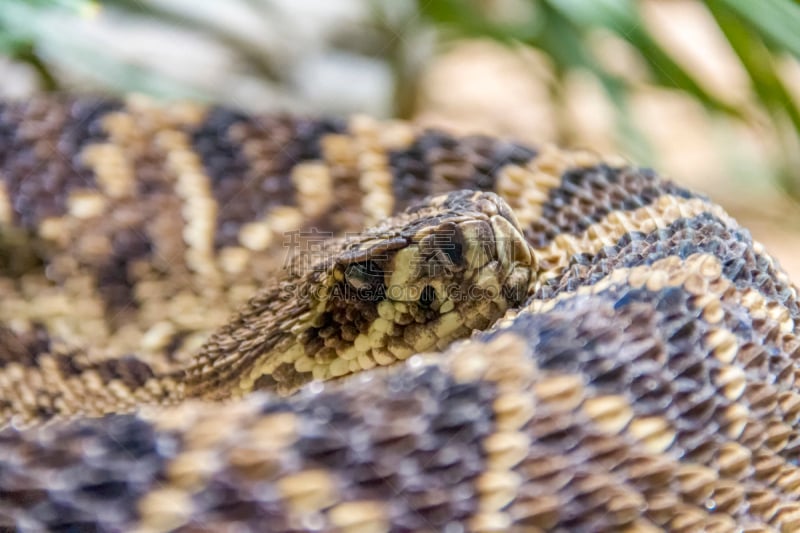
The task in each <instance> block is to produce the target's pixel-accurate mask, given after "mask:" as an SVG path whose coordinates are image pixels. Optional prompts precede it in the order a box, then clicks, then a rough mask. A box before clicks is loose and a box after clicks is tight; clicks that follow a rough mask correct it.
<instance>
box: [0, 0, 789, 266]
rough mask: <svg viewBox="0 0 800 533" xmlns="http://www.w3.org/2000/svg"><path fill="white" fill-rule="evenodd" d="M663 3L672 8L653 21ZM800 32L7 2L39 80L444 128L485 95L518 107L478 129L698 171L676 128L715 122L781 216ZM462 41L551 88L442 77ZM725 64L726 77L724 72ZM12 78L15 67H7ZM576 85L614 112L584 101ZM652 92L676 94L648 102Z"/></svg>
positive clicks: (755, 11) (518, 2)
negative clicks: (471, 95) (518, 91)
mask: <svg viewBox="0 0 800 533" xmlns="http://www.w3.org/2000/svg"><path fill="white" fill-rule="evenodd" d="M676 5H678V6H679V7H681V8H682V9H684V10H688V11H689V12H690V13H691V14H692V15H691V17H694V19H697V20H700V21H701V22H702V23H703V24H701V31H700V33H699V35H700V37H702V38H698V34H697V33H696V34H694V35H692V34H691V32H689V33H686V32H683V33H682V31H683V30H685V28H684V26H685V25H686V20H690V19H691V20H694V19H692V18H691V17H690V18H689V19H680V20H679V19H677V18H672V16H671V15H669V13H672V11H670V10H669V9H672V7H674V6H676ZM668 7H669V9H667V8H668ZM659 10H666V13H667V16H664V15H663V14H662V16H660V17H658V16H654V13H655V12H658V11H659ZM656 14H657V13H656ZM797 28H800V5H799V4H798V3H797V2H794V1H792V0H758V1H753V0H706V1H699V0H669V1H663V0H661V2H660V5H659V2H658V1H655V0H638V1H637V0H592V1H581V0H337V1H335V2H331V1H326V0H226V1H225V2H219V1H215V0H108V1H103V2H100V1H93V0H3V1H2V2H0V55H3V56H5V57H6V58H8V59H9V60H10V61H11V62H10V63H9V65H7V66H6V69H11V71H13V72H18V71H19V69H20V68H21V69H22V71H24V76H23V77H25V78H26V79H27V83H28V87H32V88H33V89H25V90H23V91H22V92H23V93H24V92H25V91H27V90H37V91H41V90H44V91H56V90H87V89H88V90H94V91H98V90H99V91H106V92H111V93H127V92H132V91H136V92H144V93H148V94H151V95H154V96H156V97H162V98H193V99H200V100H207V101H213V102H226V103H230V104H233V105H236V106H239V107H245V108H250V109H256V110H260V109H266V108H276V107H277V108H281V109H290V110H303V111H313V112H334V113H349V112H356V111H366V112H369V113H371V114H377V115H384V116H398V117H403V118H410V117H414V118H417V119H420V118H421V119H422V120H423V121H425V120H426V117H430V116H431V114H433V115H437V113H438V116H441V115H447V116H449V117H450V118H452V119H453V120H450V121H449V122H448V121H447V120H444V121H441V120H440V121H438V122H437V121H436V120H433V123H444V124H451V123H459V120H460V119H462V118H463V117H464V116H466V115H469V114H470V113H475V112H476V111H475V109H474V108H475V107H476V106H475V105H474V102H473V103H470V102H471V101H470V100H469V99H467V100H466V101H465V102H466V103H464V102H462V101H461V100H459V97H458V94H459V91H461V92H462V93H463V92H464V91H470V90H479V91H480V92H482V93H483V94H485V95H486V96H485V97H486V99H490V100H493V101H495V102H499V103H496V104H494V107H491V109H492V110H493V111H492V113H494V114H495V115H497V114H498V111H497V109H498V108H502V106H503V105H505V108H506V109H507V111H506V114H508V115H509V118H508V119H507V120H506V121H505V122H503V121H499V120H496V119H491V120H490V122H491V123H489V124H486V123H484V124H483V125H481V122H480V120H478V121H476V122H474V123H469V124H468V125H467V128H466V129H470V128H472V129H485V130H489V131H491V132H492V133H499V134H510V135H514V136H521V137H523V138H525V140H530V141H533V142H541V141H543V140H547V141H555V142H559V143H562V144H587V143H590V144H592V146H595V145H597V144H600V145H601V146H600V148H601V149H613V150H615V151H619V152H621V153H623V154H625V155H627V156H629V157H631V158H633V159H635V160H636V161H637V162H641V163H644V164H649V165H652V166H655V167H657V168H660V169H664V168H665V167H666V169H667V170H668V171H672V172H673V174H676V177H677V178H678V179H684V180H686V179H689V178H691V177H692V175H693V174H696V173H697V172H698V171H697V170H696V169H695V168H693V167H691V166H687V164H686V160H687V159H691V157H689V156H688V155H685V154H688V153H689V152H690V149H691V146H685V145H684V146H683V147H679V148H675V149H673V151H674V152H676V153H678V154H679V155H678V157H677V159H683V162H682V164H683V166H681V165H680V164H676V165H672V166H671V164H670V162H669V158H668V157H667V156H666V155H665V153H664V152H665V149H664V144H665V142H671V140H670V139H669V135H666V136H665V134H664V130H667V131H669V132H673V133H674V136H682V135H685V134H684V133H683V132H687V133H686V135H687V136H688V135H689V134H690V133H692V132H693V131H692V130H697V128H701V129H702V132H703V133H702V134H700V137H703V138H706V137H708V138H711V139H712V141H711V144H710V145H709V146H711V148H708V149H707V147H706V146H705V145H704V148H703V150H705V151H706V152H709V151H717V152H718V153H715V155H714V156H713V157H715V158H716V159H717V160H719V161H721V163H720V165H718V168H717V170H715V171H710V170H708V168H707V167H703V166H702V165H701V166H700V168H701V170H702V172H705V173H706V174H714V173H715V172H716V173H718V174H720V175H722V176H724V177H725V179H733V180H739V182H740V183H745V185H746V188H745V189H744V190H745V194H742V193H741V192H737V196H738V198H740V199H741V198H744V199H745V201H744V202H742V201H740V202H739V203H740V204H741V205H739V206H738V207H737V206H736V205H734V206H733V207H731V206H729V209H732V210H733V211H734V212H735V214H739V212H742V213H744V216H745V217H746V216H747V213H746V211H747V210H748V209H751V208H753V206H752V205H747V204H748V202H750V203H751V204H752V203H753V202H752V201H751V200H750V198H755V197H759V198H760V196H758V195H757V194H756V193H754V196H751V195H749V194H748V193H747V191H748V190H749V189H747V187H749V188H750V189H752V190H753V191H760V190H761V189H763V188H764V187H765V185H766V186H768V187H772V188H776V189H778V190H780V191H781V202H779V203H777V204H776V203H774V202H773V200H769V201H767V203H766V204H765V206H766V208H765V211H767V212H769V213H768V214H769V215H770V216H773V218H774V217H776V216H777V217H779V218H780V219H781V223H782V224H783V225H784V226H785V225H787V224H788V225H792V224H796V223H797V221H798V220H800V219H798V218H796V217H795V218H792V217H791V216H789V215H786V217H784V215H783V213H782V211H783V210H784V209H791V205H792V202H796V200H798V199H800V66H798V61H797V58H798V57H800V32H798V31H797ZM704 36H710V37H709V38H710V39H711V40H710V41H706V40H704V38H705V37H704ZM476 40H478V41H479V42H483V43H484V45H483V48H469V47H467V48H466V50H467V52H464V49H465V48H464V47H463V46H464V45H463V43H465V42H471V43H474V42H475V41H476ZM486 42H489V43H494V44H491V45H486V44H485V43H486ZM709 43H711V44H709ZM712 45H713V46H712ZM487 46H488V48H487ZM459 47H461V48H459ZM711 48H714V49H715V50H711ZM456 49H460V50H462V53H461V55H460V56H458V54H456V56H457V57H460V59H459V60H460V63H458V65H460V66H459V67H457V68H456V69H455V72H458V71H463V72H473V71H470V70H469V68H471V67H469V65H470V64H471V63H473V62H474V61H477V60H478V57H477V56H478V55H481V56H483V55H485V53H486V50H490V53H489V55H493V54H508V55H509V56H513V57H515V58H516V59H514V62H513V67H511V68H508V69H507V70H513V71H515V72H512V73H511V74H513V75H515V76H520V75H522V76H525V75H527V76H528V77H529V78H531V79H534V80H535V82H536V83H537V84H538V87H539V89H540V90H538V91H539V92H537V93H536V94H537V95H538V97H537V98H531V97H530V95H526V96H523V97H522V98H518V100H517V101H513V99H512V98H511V96H510V94H511V93H512V92H513V91H512V88H513V87H518V85H515V83H516V82H514V81H513V80H512V81H508V80H505V79H503V80H492V79H483V80H482V79H477V78H480V77H481V76H475V75H474V74H465V75H463V76H462V77H460V78H459V76H458V75H457V74H454V75H449V76H450V77H445V78H443V77H442V76H441V75H440V76H438V77H437V76H436V75H433V76H432V75H431V71H432V70H433V71H435V68H436V65H440V64H441V62H442V60H443V58H447V57H451V56H452V54H454V53H455V52H454V50H456ZM475 50H478V51H479V53H476V54H474V55H473V51H475ZM493 57H494V56H493ZM720 65H721V67H720ZM0 67H2V65H0ZM717 67H720V69H721V70H722V71H724V72H726V73H727V74H726V75H720V76H715V75H714V72H712V71H716V69H717ZM726 76H727V77H726ZM0 77H1V79H3V80H6V78H7V77H6V76H4V75H3V71H2V69H0ZM491 77H493V76H486V78H491ZM443 79H444V80H445V81H444V82H443V81H442V80H443ZM576 80H578V81H579V82H580V83H579V85H580V86H581V87H589V88H590V90H589V93H590V94H592V95H593V101H595V102H598V101H599V102H601V104H600V107H599V108H598V107H597V105H595V107H591V106H590V107H589V108H588V111H587V108H585V107H581V106H578V107H577V110H576V106H575V101H576V98H578V97H576V90H575V86H576ZM487 83H488V86H489V87H490V88H489V89H485V90H484V89H483V87H484V85H481V84H487ZM473 85H477V86H479V87H481V88H480V89H474V88H473V87H472V86H473ZM7 86H8V82H7V80H6V81H0V93H9V92H11V93H13V92H14V91H11V90H10V89H8V87H7ZM506 89H508V90H506ZM534 92H535V91H534ZM526 94H527V93H526ZM577 94H579V95H582V94H586V91H585V90H583V89H581V90H578V91H577ZM653 94H655V95H657V96H658V98H660V99H661V100H655V103H653V101H650V100H647V98H649V97H650V96H652V95H653ZM643 95H644V96H643ZM643 98H645V100H647V101H648V102H649V103H648V104H646V105H644V106H643V104H642V99H643ZM676 99H677V100H676ZM506 100H508V101H506ZM526 100H527V101H526ZM676 101H680V102H681V103H680V105H678V106H677V107H675V109H679V110H681V111H680V112H676V113H672V114H673V115H675V116H673V117H668V118H670V121H669V122H666V121H665V122H664V123H663V124H661V123H660V122H661V121H662V120H664V118H663V115H664V113H663V112H662V113H661V115H659V114H658V113H657V112H656V113H655V114H647V113H645V112H643V110H642V109H643V108H648V106H649V109H652V108H656V109H657V108H659V107H663V108H664V109H672V107H670V106H674V105H675V102H676ZM453 102H462V103H461V104H456V103H453ZM524 106H528V107H537V111H536V113H539V114H538V115H536V114H535V113H534V115H532V116H541V117H544V119H542V120H539V121H538V122H540V123H546V127H545V128H544V129H542V128H541V127H540V126H541V124H539V125H538V126H537V125H532V126H531V129H530V130H526V129H525V128H524V127H518V124H517V125H516V126H514V125H512V126H509V124H514V120H515V117H514V116H513V115H515V114H516V115H519V116H528V115H525V113H524V112H523V111H522V109H523V107H524ZM519 116H518V117H516V120H517V123H519V122H520V120H521V119H520V118H519ZM597 116H604V117H605V123H604V127H603V128H601V129H600V132H601V133H599V134H598V133H597V132H595V133H594V135H591V134H589V135H587V134H586V127H585V126H586V124H591V123H592V121H593V120H595V119H596V118H597ZM643 117H656V118H655V119H653V118H643ZM698 117H700V118H698ZM528 122H529V123H533V122H537V121H536V120H528ZM654 122H656V123H655V124H654ZM695 124H702V125H700V126H695ZM537 127H539V129H537ZM681 128H684V129H681ZM694 133H695V134H697V131H694ZM607 139H611V142H606V140H607ZM665 139H666V140H665ZM673 156H674V154H673ZM751 156H752V157H751ZM674 159H676V158H675V157H673V160H674ZM709 168H710V167H709ZM699 186H700V188H703V185H702V184H700V185H699ZM758 194H760V193H758ZM723 196H724V195H723ZM787 199H789V200H790V202H789V203H786V200H787ZM733 203H734V204H736V201H734V202H733ZM787 206H789V207H787ZM737 210H738V212H737ZM787 212H788V211H787ZM795 212H798V211H797V210H796V209H795ZM798 233H800V231H799V232H798ZM797 242H798V243H800V241H797ZM799 264H800V263H799ZM798 268H800V267H798Z"/></svg>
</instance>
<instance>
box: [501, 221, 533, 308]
mask: <svg viewBox="0 0 800 533" xmlns="http://www.w3.org/2000/svg"><path fill="white" fill-rule="evenodd" d="M491 224H492V230H493V231H494V240H495V246H496V249H497V258H498V261H499V262H500V265H501V267H502V287H501V290H502V291H503V296H504V297H505V298H506V300H507V301H508V304H509V305H510V306H517V305H519V304H521V303H522V301H523V300H524V299H525V297H526V296H527V294H528V287H529V286H530V283H531V278H532V277H533V271H534V269H535V268H536V260H535V256H534V255H533V253H532V251H531V248H530V245H529V244H528V242H527V241H526V240H525V237H523V236H522V232H521V231H520V230H519V226H518V224H517V222H516V220H513V219H509V218H508V217H506V216H502V215H494V216H492V217H491Z"/></svg>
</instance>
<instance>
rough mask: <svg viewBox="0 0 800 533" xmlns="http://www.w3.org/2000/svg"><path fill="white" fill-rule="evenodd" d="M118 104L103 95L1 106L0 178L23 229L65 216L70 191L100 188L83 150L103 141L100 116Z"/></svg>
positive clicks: (38, 100) (29, 228) (33, 227)
mask: <svg viewBox="0 0 800 533" xmlns="http://www.w3.org/2000/svg"><path fill="white" fill-rule="evenodd" d="M119 107H120V104H119V103H118V102H110V101H105V100H100V99H83V100H79V101H68V100H57V99H33V100H29V101H27V102H24V103H22V102H20V103H4V104H0V176H2V178H3V180H4V182H5V186H6V190H7V192H8V195H9V198H10V200H11V204H12V206H13V212H14V214H15V216H16V218H17V221H18V223H19V224H20V225H21V226H22V227H23V228H25V229H28V230H34V229H36V227H37V225H38V224H39V222H41V221H42V220H43V219H45V218H47V217H59V216H62V215H64V214H65V213H66V212H67V198H68V197H69V194H70V192H71V191H73V190H76V189H84V188H88V189H93V188H95V187H96V184H95V178H94V174H93V172H92V171H91V170H90V169H89V168H87V167H86V166H85V165H84V164H83V162H82V161H81V159H80V157H79V154H80V153H81V151H82V149H83V148H84V147H85V146H87V145H89V144H91V143H95V142H99V141H101V140H103V139H104V137H105V136H104V133H103V131H102V127H101V121H102V118H103V116H104V115H106V114H107V113H109V112H111V111H113V110H115V109H118V108H119Z"/></svg>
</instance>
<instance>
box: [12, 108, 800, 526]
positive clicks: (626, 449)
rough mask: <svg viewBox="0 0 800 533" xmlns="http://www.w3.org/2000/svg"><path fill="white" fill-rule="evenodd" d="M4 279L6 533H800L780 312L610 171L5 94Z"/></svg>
mask: <svg viewBox="0 0 800 533" xmlns="http://www.w3.org/2000/svg"><path fill="white" fill-rule="evenodd" d="M368 228H372V229H368ZM443 228H444V229H447V230H448V231H449V232H450V233H444V232H443ZM442 235H451V236H452V235H457V236H458V239H456V238H450V239H449V240H448V239H445V241H444V245H443V244H442V243H441V242H435V241H436V239H434V237H437V236H439V237H441V236H442ZM479 237H480V239H479ZM297 239H299V240H297ZM477 240H480V241H481V242H483V243H484V244H485V243H486V242H489V243H490V244H491V246H489V247H485V248H480V249H478V248H474V246H473V245H474V243H475V242H476V241H477ZM298 247H299V248H300V250H297V249H296V248H298ZM453 250H458V253H455V252H453ZM302 252H307V253H311V255H312V259H311V263H313V265H312V266H308V265H307V264H306V261H307V260H308V255H304V253H302ZM316 252H321V253H322V255H323V256H326V257H328V256H332V257H333V258H334V259H332V260H330V261H327V260H319V259H318V258H317V259H315V258H314V256H313V254H314V253H316ZM378 252H380V254H381V257H383V259H382V261H385V262H386V264H391V265H392V266H393V267H394V268H395V269H396V270H395V272H400V273H401V274H403V275H402V276H401V278H402V280H401V281H402V283H401V285H403V286H404V287H406V288H407V287H416V288H418V289H419V293H418V294H417V296H416V297H415V298H417V300H414V301H412V300H410V299H409V300H408V301H405V300H404V301H401V302H400V303H398V301H400V300H397V301H395V300H392V299H391V297H390V295H389V294H388V292H385V290H386V287H384V286H383V285H381V283H383V282H382V281H375V280H376V279H379V280H383V279H386V278H385V277H384V276H389V277H390V276H393V275H394V274H389V273H387V272H388V271H385V270H382V269H383V268H384V267H385V265H384V264H383V263H381V264H380V265H378V268H379V270H380V272H381V276H379V277H378V278H376V277H375V276H374V275H373V273H372V272H371V270H370V269H371V268H372V267H374V266H375V264H376V262H377V260H376V259H375V257H377V255H376V254H378ZM475 254H485V256H480V257H483V259H481V260H478V259H476V257H478V256H476V255H475ZM409 257H411V258H415V259H417V260H419V258H424V261H425V264H426V265H437V266H443V267H444V269H443V270H442V271H441V272H439V271H437V272H438V273H435V274H434V273H423V274H420V273H419V270H413V272H414V273H415V274H414V275H415V276H417V277H414V276H412V275H411V274H409V272H412V270H408V269H407V268H406V267H403V266H402V265H405V264H406V263H405V262H404V261H406V260H408V258H409ZM365 258H366V259H365ZM399 265H400V266H399ZM404 268H406V270H404ZM287 269H288V270H290V271H291V270H293V269H296V270H298V272H297V273H296V275H294V277H292V276H293V274H291V273H289V274H286V273H285V271H286V270H287ZM0 274H1V275H0V303H1V305H0V422H1V423H2V424H3V425H4V426H5V428H4V429H2V430H0V529H7V530H20V531H32V532H33V531H65V532H66V531H70V532H71V531H140V532H158V531H185V532H190V531H191V532H201V531H203V532H205V531H207V532H216V531H233V532H249V531H254V532H256V531H275V532H278V531H280V532H299V531H336V532H342V533H368V532H382V531H397V532H415V531H431V532H434V531H445V532H448V533H460V532H466V531H478V532H500V531H518V532H527V531H531V532H539V531H570V532H580V531H630V532H634V531H636V532H638V531H642V532H651V531H685V532H693V531H712V532H728V531H730V532H739V531H747V532H757V531H758V532H761V531H765V532H766V531H780V532H791V531H800V503H798V499H800V392H798V384H800V338H799V337H798V334H797V332H798V329H797V328H798V326H797V324H796V323H797V321H798V318H800V317H799V316H798V315H799V314H800V307H799V306H798V298H797V289H796V287H795V286H794V285H793V284H792V283H791V281H790V280H789V279H788V277H787V276H786V274H785V273H784V272H783V271H782V270H781V269H780V267H779V266H778V265H777V263H776V262H775V261H774V260H773V259H772V258H771V257H770V256H769V255H768V254H767V253H766V252H765V250H764V249H763V248H762V247H761V246H760V245H759V244H758V243H756V242H754V241H753V240H752V239H751V237H750V235H749V233H748V232H747V231H746V230H745V229H742V228H741V227H739V226H738V225H737V223H736V222H735V221H734V220H733V219H731V218H730V217H729V216H728V215H727V214H726V213H725V212H724V211H723V210H722V209H721V208H720V207H719V206H717V205H715V204H714V203H712V202H710V201H709V200H707V199H706V198H704V197H702V196H699V195H696V194H694V193H692V192H690V191H688V190H685V189H683V188H681V187H679V186H677V185H675V184H674V183H672V182H670V181H667V180H665V179H662V178H661V177H659V176H658V175H657V174H655V173H654V172H652V171H650V170H646V169H641V168H637V167H634V166H630V165H628V164H626V163H625V162H623V161H620V160H615V159H603V158H601V157H599V156H597V155H595V154H592V153H588V152H575V151H566V150H560V149H557V148H553V147H542V148H540V149H538V150H533V149H530V148H527V147H525V146H522V145H519V144H516V143H513V142H508V141H504V140H500V139H494V138H489V137H462V138H459V137H454V136H451V135H448V134H446V133H442V132H436V131H419V130H417V129H415V128H414V127H413V126H412V125H409V124H405V123H400V122H377V121H373V120H370V119H368V118H365V117H356V118H353V119H350V120H312V119H303V118H297V117H290V116H280V115H271V116H251V115H246V114H243V113H239V112H236V111H233V110H229V109H222V108H213V107H212V108H206V107H202V106H195V105H188V104H181V105H172V106H165V107H160V106H158V105H155V104H152V103H150V102H148V101H146V100H143V99H138V98H131V99H129V100H127V101H124V102H123V101H103V100H96V99H87V98H84V99H69V98H62V99H58V98H41V99H34V100H30V101H27V102H24V103H3V104H0ZM398 275H399V274H398ZM392 279H394V278H392ZM441 279H446V280H448V281H449V282H454V283H456V284H466V283H469V284H480V283H483V284H484V285H485V286H486V287H497V288H511V289H513V288H519V287H520V286H523V285H524V286H525V287H526V288H527V293H526V294H519V292H518V291H515V290H510V291H500V295H496V296H495V297H494V299H493V300H491V301H489V300H487V299H486V298H484V297H480V298H472V297H467V298H465V299H462V300H459V301H455V300H447V299H445V298H444V297H443V296H442V292H441V291H440V288H439V286H438V285H435V283H434V282H435V281H436V280H441ZM326 280H328V281H326ZM326 283H328V284H327V285H326ZM342 284H345V285H347V284H349V286H354V287H359V288H363V287H364V286H367V287H372V286H373V285H377V286H380V287H381V291H379V292H377V293H375V292H372V293H369V296H367V297H363V296H356V297H352V298H349V299H347V298H345V299H344V303H341V302H342V300H337V301H338V302H339V303H337V304H335V306H334V307H330V305H329V304H330V302H332V301H333V300H330V299H326V298H327V296H319V295H311V296H300V295H296V296H293V295H294V293H289V294H290V297H289V298H288V299H284V300H278V299H277V296H276V295H277V294H280V293H279V292H270V291H274V290H277V289H286V288H287V287H290V288H292V289H303V288H309V289H313V288H319V287H326V289H325V294H327V293H328V291H329V290H332V289H333V288H336V287H339V286H340V285H342ZM265 287H267V288H266V289H265ZM270 287H271V288H270ZM387 287H388V284H387ZM303 298H305V299H303ZM298 302H305V303H303V304H302V305H300V304H298ZM309 302H310V303H309ZM312 304H313V305H312ZM301 308H302V309H301ZM237 309H238V311H237ZM298 309H300V310H298ZM445 316H449V317H452V318H449V319H445V318H444V317H445ZM231 317H233V318H231ZM302 317H306V318H302ZM323 317H324V319H323ZM456 318H457V319H458V321H457V322H453V321H454V320H455V319H456ZM306 319H307V320H306ZM303 320H306V322H304V321H303ZM451 322H452V323H451ZM409 332H413V334H412V333H409ZM276 339H277V340H276ZM281 343H284V344H281ZM264 354H267V355H266V356H265V358H263V357H261V356H262V355H264ZM290 356H291V357H290ZM260 357H261V359H259V358H260ZM262 359H263V360H262ZM231 376H232V377H231ZM301 385H304V386H302V387H300V386H301ZM298 387H300V389H299V391H297V392H294V391H295V389H297V388H298ZM231 389H232V390H233V392H230V393H226V392H220V391H228V390H231ZM292 392H293V394H289V393H292ZM276 393H280V394H276Z"/></svg>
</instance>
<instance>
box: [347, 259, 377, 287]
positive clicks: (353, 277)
mask: <svg viewBox="0 0 800 533" xmlns="http://www.w3.org/2000/svg"><path fill="white" fill-rule="evenodd" d="M344 279H345V280H346V281H347V283H348V284H349V285H350V286H351V287H353V288H354V289H358V290H361V289H372V288H378V287H381V286H383V270H382V269H381V268H380V267H379V266H378V265H377V264H375V262H374V261H363V262H361V263H351V264H349V265H347V267H346V268H345V270H344Z"/></svg>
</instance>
